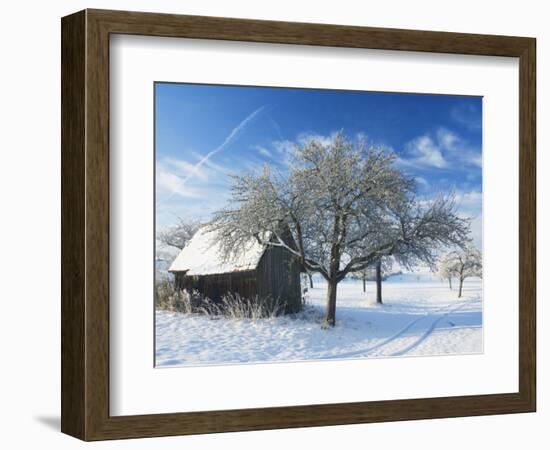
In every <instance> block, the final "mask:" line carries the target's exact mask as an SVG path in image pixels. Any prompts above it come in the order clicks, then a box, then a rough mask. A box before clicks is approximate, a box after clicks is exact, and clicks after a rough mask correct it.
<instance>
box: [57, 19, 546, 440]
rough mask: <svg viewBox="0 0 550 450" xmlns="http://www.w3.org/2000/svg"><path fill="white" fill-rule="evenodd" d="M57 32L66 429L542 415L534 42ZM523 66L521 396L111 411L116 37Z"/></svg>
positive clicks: (406, 33)
mask: <svg viewBox="0 0 550 450" xmlns="http://www.w3.org/2000/svg"><path fill="white" fill-rule="evenodd" d="M61 31H62V48H61V53H62V129H61V137H62V320H61V322H62V333H61V335H62V344H61V353H62V377H61V385H62V400H61V412H62V414H61V429H62V431H63V432H64V433H67V434H70V435H73V436H76V437H78V438H81V439H84V440H100V439H117V438H131V437H147V436H167V435H180V434H196V433H215V432H224V431H243V430H260V429H273V428H290V427H309V426H321V425H337V424H349V423H365V422H381V421H396V420H410V419H426V418H440V417H457V416H473V415H485V414H502V413H516V412H530V411H535V407H536V406H535V405H536V396H535V386H536V349H535V345H536V336H535V334H536V333H535V317H536V312H535V308H536V305H535V298H536V292H535V279H536V275H535V264H536V261H535V243H536V236H535V232H536V228H535V219H536V211H535V185H536V182H535V168H536V161H535V138H536V134H535V48H536V47H535V46H536V41H535V39H533V38H525V37H505V36H488V35H474V34H459V33H445V32H432V31H412V30H398V29H382V28H363V27H351V26H337V25H320V24H306V23H288V22H272V21H257V20H241V19H227V18H216V17H200V16H180V15H170V14H152V13H135V12H123V11H104V10H85V11H81V12H78V13H75V14H73V15H70V16H67V17H64V18H63V19H62V23H61ZM113 33H121V34H136V35H146V36H171V37H182V38H202V39H220V40H231V41H252V42H266V43H285V44H305V45H315V46H333V47H354V48H369V49H384V50H406V51H420V52H434V53H458V54H468V55H492V56H508V57H517V58H519V79H520V86H519V88H520V101H519V105H518V111H519V117H520V122H519V123H520V139H519V142H518V146H519V161H520V187H519V205H518V207H519V218H520V227H519V242H520V257H519V267H518V269H519V391H518V392H515V393H506V394H494V395H475V396H461V397H443V398H422V399H407V400H391V401H376V402H356V403H343V404H324V405H304V406H289V407H276V408H261V409H243V410H229V411H208V412H189V413H174V414H155V415H141V416H116V417H113V416H110V415H109V407H108V405H109V35H110V34H113Z"/></svg>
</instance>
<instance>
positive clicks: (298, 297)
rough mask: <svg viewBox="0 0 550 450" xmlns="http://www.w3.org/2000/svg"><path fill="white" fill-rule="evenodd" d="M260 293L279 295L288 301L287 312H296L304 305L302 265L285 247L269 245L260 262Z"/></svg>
mask: <svg viewBox="0 0 550 450" xmlns="http://www.w3.org/2000/svg"><path fill="white" fill-rule="evenodd" d="M256 271H257V278H258V295H259V296H262V297H263V296H268V295H271V296H272V297H273V298H277V297H279V298H280V299H282V300H284V301H286V302H287V307H286V311H285V312H287V313H291V312H296V311H299V310H300V309H301V306H302V294H301V289H300V266H299V264H298V262H297V261H296V260H295V259H294V258H293V257H292V256H291V255H290V254H289V253H288V252H287V251H285V250H284V249H282V248H277V247H269V248H267V249H266V251H265V252H264V254H263V255H262V258H261V259H260V263H259V264H258V268H257V269H256Z"/></svg>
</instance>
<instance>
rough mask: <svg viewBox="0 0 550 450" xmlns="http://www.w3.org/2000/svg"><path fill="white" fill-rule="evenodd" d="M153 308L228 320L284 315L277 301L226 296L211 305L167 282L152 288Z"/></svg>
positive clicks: (283, 304) (266, 298)
mask: <svg viewBox="0 0 550 450" xmlns="http://www.w3.org/2000/svg"><path fill="white" fill-rule="evenodd" d="M155 306H156V307H157V308H158V309H164V310H168V311H176V312H181V313H184V314H203V315H206V316H210V317H230V318H235V319H263V318H269V317H276V316H279V315H281V314H283V313H284V311H285V302H283V301H282V300H280V299H279V298H273V297H271V296H268V297H259V296H256V297H254V298H246V297H242V296H241V295H239V294H233V293H228V294H227V295H225V296H223V297H222V299H221V301H219V302H214V301H212V300H211V299H209V298H208V297H205V296H203V295H202V294H201V293H200V292H198V291H196V290H193V291H191V292H189V291H187V290H176V289H174V285H173V284H172V283H170V282H167V281H166V280H159V281H157V283H156V285H155Z"/></svg>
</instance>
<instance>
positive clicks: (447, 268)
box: [437, 253, 454, 291]
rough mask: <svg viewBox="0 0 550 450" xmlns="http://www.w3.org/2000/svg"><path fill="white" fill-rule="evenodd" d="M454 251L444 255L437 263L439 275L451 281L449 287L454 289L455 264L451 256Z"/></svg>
mask: <svg viewBox="0 0 550 450" xmlns="http://www.w3.org/2000/svg"><path fill="white" fill-rule="evenodd" d="M451 255H452V253H448V254H446V255H445V256H443V257H442V258H441V259H440V260H439V261H438V263H437V276H438V277H439V278H440V279H442V280H447V281H448V282H449V289H450V290H451V291H452V290H453V266H454V260H453V258H451Z"/></svg>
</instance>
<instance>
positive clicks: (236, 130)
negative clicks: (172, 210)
mask: <svg viewBox="0 0 550 450" xmlns="http://www.w3.org/2000/svg"><path fill="white" fill-rule="evenodd" d="M264 108H265V105H264V106H261V107H260V108H258V109H257V110H256V111H254V112H252V113H251V114H249V115H248V116H247V117H246V118H245V119H244V120H243V121H242V122H241V123H240V124H239V125H237V126H236V127H235V128H233V130H231V133H229V135H228V136H227V137H226V138H225V139H224V141H223V142H222V143H221V144H220V145H219V146H218V147H216V148H215V149H214V150H211V151H210V152H208V153H207V154H206V155H205V156H203V157H202V159H201V160H200V161H199V162H198V163H197V164H195V165H194V166H193V168H192V169H191V171H190V172H189V173H188V174H187V176H186V177H185V178H183V179H182V182H183V184H185V183H186V182H187V180H189V178H191V177H192V176H193V175H196V174H197V172H198V171H199V169H200V168H201V167H202V166H203V165H204V164H205V163H206V162H207V161H208V160H209V159H210V158H212V156H214V155H215V154H216V153H218V152H221V151H222V150H223V149H224V148H225V147H227V146H228V145H229V144H231V143H232V142H233V141H234V140H235V139H236V138H237V136H238V135H239V134H240V133H241V132H242V131H243V130H244V129H245V128H246V126H247V125H248V124H249V123H250V122H252V121H253V120H254V118H255V117H256V116H257V115H258V114H260V113H261V112H262V111H263V110H264Z"/></svg>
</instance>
